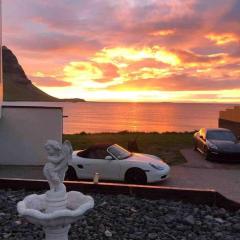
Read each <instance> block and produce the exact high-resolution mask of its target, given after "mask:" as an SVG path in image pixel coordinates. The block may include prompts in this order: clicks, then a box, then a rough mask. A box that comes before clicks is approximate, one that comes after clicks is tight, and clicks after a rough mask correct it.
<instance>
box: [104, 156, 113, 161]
mask: <svg viewBox="0 0 240 240" xmlns="http://www.w3.org/2000/svg"><path fill="white" fill-rule="evenodd" d="M105 160H113V158H112V156H109V155H108V156H106V157H105Z"/></svg>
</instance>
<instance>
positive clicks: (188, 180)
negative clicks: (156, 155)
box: [161, 149, 240, 202]
mask: <svg viewBox="0 0 240 240" xmlns="http://www.w3.org/2000/svg"><path fill="white" fill-rule="evenodd" d="M181 152H182V154H183V156H184V157H185V158H186V160H187V163H185V164H182V165H178V166H173V167H172V171H171V177H170V178H169V179H168V180H167V181H166V182H164V183H162V184H161V185H163V186H172V187H173V186H174V187H188V188H200V189H215V190H217V191H218V192H220V193H221V194H223V195H224V196H226V197H227V198H229V199H232V200H234V201H238V202H240V164H220V163H212V162H208V161H206V160H205V159H204V158H203V157H202V155H201V154H200V153H198V152H196V151H194V150H192V149H184V150H182V151H181Z"/></svg>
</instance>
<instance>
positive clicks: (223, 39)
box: [206, 33, 240, 45]
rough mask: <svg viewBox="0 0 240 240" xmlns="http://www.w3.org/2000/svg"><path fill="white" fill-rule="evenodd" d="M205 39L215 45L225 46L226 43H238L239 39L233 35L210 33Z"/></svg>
mask: <svg viewBox="0 0 240 240" xmlns="http://www.w3.org/2000/svg"><path fill="white" fill-rule="evenodd" d="M206 38H207V39H209V40H211V41H213V42H214V43H215V44H217V45H225V44H228V43H233V42H239V41H240V38H239V37H237V36H236V35H235V34H233V33H222V34H216V33H210V34H208V35H206Z"/></svg>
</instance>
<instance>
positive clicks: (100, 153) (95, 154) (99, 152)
mask: <svg viewBox="0 0 240 240" xmlns="http://www.w3.org/2000/svg"><path fill="white" fill-rule="evenodd" d="M108 155H109V154H108V153H107V151H106V150H105V149H100V148H99V149H94V150H92V151H90V152H89V153H88V158H93V159H105V157H106V156H108Z"/></svg>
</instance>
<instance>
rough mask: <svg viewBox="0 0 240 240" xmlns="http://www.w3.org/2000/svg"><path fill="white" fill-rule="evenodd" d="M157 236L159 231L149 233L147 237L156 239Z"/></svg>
mask: <svg viewBox="0 0 240 240" xmlns="http://www.w3.org/2000/svg"><path fill="white" fill-rule="evenodd" d="M157 237H158V235H157V233H149V234H148V238H147V239H150V240H152V239H156V238H157Z"/></svg>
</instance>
